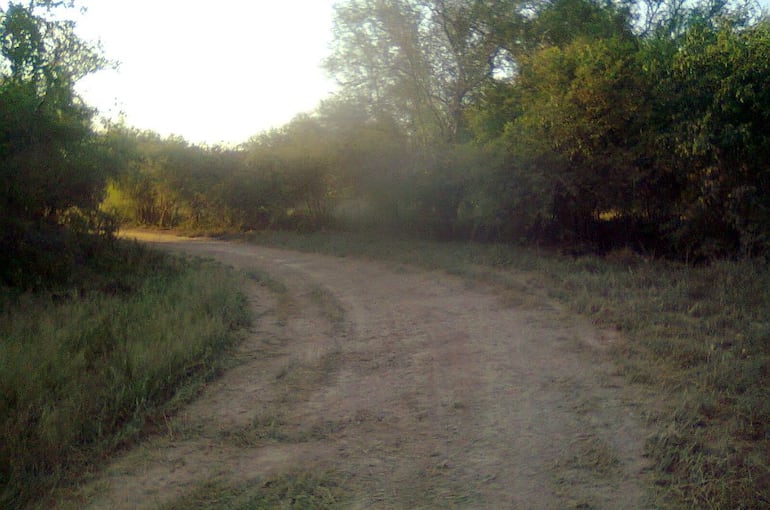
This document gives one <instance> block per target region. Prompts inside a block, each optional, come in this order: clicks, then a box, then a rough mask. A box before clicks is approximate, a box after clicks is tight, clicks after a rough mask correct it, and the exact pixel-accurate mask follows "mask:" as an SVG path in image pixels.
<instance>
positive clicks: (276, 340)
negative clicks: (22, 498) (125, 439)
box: [63, 235, 654, 509]
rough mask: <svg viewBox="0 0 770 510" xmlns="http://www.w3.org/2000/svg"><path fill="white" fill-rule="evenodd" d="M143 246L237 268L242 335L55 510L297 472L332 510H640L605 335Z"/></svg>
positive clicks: (519, 311)
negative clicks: (246, 309)
mask: <svg viewBox="0 0 770 510" xmlns="http://www.w3.org/2000/svg"><path fill="white" fill-rule="evenodd" d="M151 237H152V238H151V239H149V240H150V241H154V242H159V243H163V245H164V246H165V247H167V248H168V249H173V250H180V251H185V252H188V253H192V254H196V255H202V256H207V257H212V258H215V259H217V260H219V261H222V262H223V263H226V264H230V265H232V266H234V267H236V268H238V269H240V270H243V272H244V275H245V276H244V278H245V279H246V280H247V283H246V288H247V290H248V292H249V296H250V301H251V306H252V307H253V310H254V314H255V316H257V317H258V319H257V321H256V326H255V328H254V330H253V331H252V332H251V333H250V334H249V336H248V337H247V338H246V340H245V341H244V342H243V344H242V345H241V346H240V348H239V349H238V351H237V353H236V357H237V363H236V365H235V367H234V368H232V369H231V370H228V371H227V372H226V373H225V374H224V375H223V376H222V377H221V378H220V379H218V380H217V381H215V382H214V383H212V384H210V385H209V386H208V387H207V388H206V389H205V390H204V391H203V393H202V394H201V396H200V397H199V398H198V399H196V401H195V402H193V403H192V404H191V405H189V406H188V407H187V408H186V409H185V410H184V411H183V412H181V413H180V414H179V415H177V416H175V417H173V418H170V420H169V424H168V431H167V433H165V434H160V435H158V436H155V437H152V438H150V439H148V440H147V441H146V442H145V443H143V444H142V445H140V446H138V447H137V448H135V449H133V450H131V451H129V452H127V453H125V454H124V455H122V456H120V457H119V458H117V459H115V460H114V461H113V462H111V463H110V464H109V465H108V466H107V467H106V469H104V470H103V472H101V473H99V474H98V475H97V476H95V477H94V479H93V480H91V481H90V482H89V483H88V484H87V485H85V486H84V487H83V488H82V489H81V490H80V491H79V493H78V494H76V495H75V496H74V498H73V499H72V500H71V501H70V504H75V505H77V506H80V505H81V504H84V503H87V505H88V506H89V507H91V508H110V509H121V508H158V507H162V506H163V505H165V504H167V503H169V502H173V501H174V500H175V499H177V498H179V497H180V496H183V495H185V494H188V493H189V492H190V491H193V490H195V489H196V488H200V487H201V486H202V484H205V483H209V482H212V481H215V482H217V483H224V484H240V483H254V484H259V483H264V481H265V480H269V479H271V477H280V476H282V475H285V474H290V473H297V472H310V473H326V474H327V476H333V477H335V481H336V482H337V483H339V485H340V487H341V488H342V490H343V492H344V494H345V499H344V501H345V502H344V504H343V505H342V506H343V507H345V508H495V509H497V508H517V509H518V508H521V509H531V508H542V509H561V508H604V509H614V508H617V509H630V508H651V507H653V506H654V504H653V499H652V498H653V496H652V491H651V490H650V488H649V486H650V481H649V476H648V474H647V468H648V464H649V463H648V461H647V459H645V458H644V456H643V444H644V439H645V436H646V434H647V431H646V430H645V429H644V427H643V425H642V422H643V420H642V417H643V414H644V407H643V405H642V404H641V402H644V401H645V400H646V398H645V396H643V395H641V394H639V393H638V391H639V390H638V389H633V388H629V387H627V386H626V384H625V383H624V381H623V378H622V377H621V376H619V375H618V374H617V369H616V368H615V367H614V365H613V364H612V362H611V359H610V356H609V355H608V354H607V351H608V349H609V348H610V347H612V346H613V345H614V344H616V343H617V342H620V341H622V340H621V339H619V338H617V337H616V336H613V335H610V334H608V333H606V332H602V331H598V330H596V329H594V328H593V327H591V326H590V325H588V324H586V323H585V322H583V321H582V320H581V319H579V318H576V317H574V316H571V315H570V314H568V313H566V312H564V311H563V310H561V309H560V308H559V307H558V306H556V305H554V304H553V303H550V302H549V301H547V300H546V299H544V298H542V297H539V296H535V295H525V294H520V295H514V294H511V293H507V294H503V293H501V292H500V290H499V289H495V288H493V287H492V286H486V285H482V284H478V283H476V284H471V283H468V282H465V281H463V280H462V279H459V278H455V277H451V276H447V275H445V274H442V273H438V272H436V273H433V272H425V271H421V270H414V269H410V268H394V267H390V266H387V265H384V264H379V263H374V262H370V261H362V260H351V259H347V258H334V257H328V256H322V255H316V254H302V253H295V252H289V251H283V250H276V249H270V248H263V247H257V246H251V245H246V244H238V243H224V242H218V241H212V240H206V239H203V240H189V239H181V238H173V237H170V236H164V237H160V236H157V235H152V236H151ZM265 273H266V274H269V275H271V277H272V278H274V279H275V280H277V281H279V282H281V283H282V284H283V285H284V286H285V289H280V288H278V289H276V286H275V285H273V287H274V288H273V289H272V290H270V289H269V288H268V286H266V285H264V284H260V283H259V281H258V280H259V278H260V275H261V274H265ZM248 275H252V276H253V277H254V278H249V277H248ZM262 279H263V280H264V278H262ZM63 506H67V504H64V505H63Z"/></svg>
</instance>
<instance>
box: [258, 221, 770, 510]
mask: <svg viewBox="0 0 770 510" xmlns="http://www.w3.org/2000/svg"><path fill="white" fill-rule="evenodd" d="M250 240H251V241H253V242H256V243H260V244H268V245H272V246H280V247H285V248H291V249H299V250H303V251H309V252H323V253H329V254H334V255H337V256H359V257H367V258H371V259H378V260H385V261H389V262H391V263H393V264H395V265H396V266H408V265H416V266H420V267H423V268H427V269H440V270H444V271H447V272H448V273H451V274H455V275H459V276H462V277H464V278H467V279H468V280H470V281H485V282H490V281H491V282H492V283H494V284H495V285H497V286H498V287H500V288H502V289H503V290H505V289H510V290H513V291H515V293H516V294H519V295H520V294H522V293H524V294H526V293H543V292H546V293H547V294H548V295H549V296H550V297H551V298H552V299H556V300H558V301H560V302H562V303H564V304H565V305H566V306H567V307H569V308H570V309H572V310H573V311H575V312H577V313H580V314H582V315H584V316H586V317H589V318H590V319H591V320H592V321H593V322H594V323H596V324H597V325H598V326H600V327H605V328H611V329H615V330H618V331H619V332H620V333H621V334H622V336H623V337H624V338H625V339H626V340H627V341H626V342H625V343H624V344H623V348H622V349H617V350H616V352H615V353H614V354H615V357H616V361H617V363H618V366H619V370H620V371H621V372H622V373H623V374H624V375H625V376H626V378H627V380H628V381H629V383H632V384H643V385H646V386H647V387H649V388H651V389H652V390H654V391H655V392H656V393H657V394H659V395H660V402H659V403H658V405H657V406H656V407H655V408H654V409H649V410H648V416H649V420H650V422H651V425H652V426H653V428H654V429H655V430H656V433H655V434H654V436H653V437H651V438H650V440H649V443H648V453H649V454H650V455H651V456H652V458H653V459H654V460H655V463H656V473H657V484H658V486H659V487H660V490H661V491H662V493H663V496H664V498H665V501H666V505H667V506H670V507H683V508H713V509H718V508H767V507H770V467H769V464H770V463H768V459H770V399H768V398H767V391H768V390H767V389H768V388H770V268H768V265H767V263H766V262H762V261H753V260H747V261H717V262H714V263H712V264H710V265H708V266H703V267H689V266H686V265H683V264H677V263H671V262H666V261H654V260H646V259H644V258H641V257H639V256H637V255H635V254H633V253H632V252H630V251H628V250H625V251H620V252H615V253H612V254H610V255H609V256H608V257H606V258H600V257H593V256H582V257H577V258H574V257H566V256H561V255H559V254H555V253H552V252H548V251H545V250H533V249H524V248H517V247H511V246H505V245H479V244H472V243H433V242H425V241H416V240H413V239H392V238H380V237H376V236H369V235H361V234H345V233H337V234H314V235H304V236H300V235H293V234H287V233H276V234H262V235H253V236H251V238H250ZM602 464H604V462H602Z"/></svg>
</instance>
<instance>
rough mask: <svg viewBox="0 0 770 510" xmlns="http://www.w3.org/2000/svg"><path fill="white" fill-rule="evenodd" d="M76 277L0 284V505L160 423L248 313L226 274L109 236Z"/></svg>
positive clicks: (37, 491) (51, 483) (27, 496)
mask: <svg viewBox="0 0 770 510" xmlns="http://www.w3.org/2000/svg"><path fill="white" fill-rule="evenodd" d="M99 263H100V264H101V265H102V267H101V268H100V269H99V271H95V272H92V273H90V274H88V275H87V276H88V278H86V279H83V280H82V281H81V282H80V284H79V285H78V286H75V287H73V288H59V289H55V290H48V291H45V292H37V293H34V294H31V293H24V294H19V293H17V292H14V291H12V290H9V289H4V290H3V291H2V295H1V296H0V437H2V438H3V441H2V442H0V506H2V507H4V508H9V507H19V506H22V505H24V504H26V503H29V502H30V501H31V500H33V499H35V498H40V497H41V496H44V494H46V492H47V491H50V490H52V489H53V488H55V487H56V486H59V485H62V484H66V483H68V482H69V481H70V480H74V479H75V478H76V475H77V473H78V472H82V471H83V470H86V469H90V468H91V467H92V466H94V465H95V464H98V462H99V460H100V459H102V458H104V457H105V456H106V455H107V454H109V453H110V452H112V451H114V450H115V449H116V448H120V447H121V446H123V445H126V444H129V443H130V442H132V441H134V440H135V439H136V438H137V437H138V436H139V435H141V434H142V433H143V432H146V431H148V430H151V429H153V428H154V427H157V426H158V425H156V424H159V423H162V421H163V418H164V416H165V415H166V413H169V412H173V410H174V409H175V408H176V406H178V405H179V404H180V403H181V402H182V401H184V400H185V399H188V398H189V397H190V396H192V395H193V394H194V393H195V391H196V388H197V385H199V384H200V383H201V382H203V381H204V380H206V379H207V378H210V377H211V376H213V375H214V374H215V373H216V371H217V369H218V368H217V367H218V364H217V360H218V359H219V356H220V355H221V353H222V352H223V351H224V349H226V348H227V347H228V346H229V345H231V344H232V343H233V342H234V341H235V339H236V338H237V336H238V335H237V330H238V329H239V328H240V327H242V326H244V325H246V324H247V322H248V317H247V311H246V306H245V299H244V297H243V296H242V295H241V294H240V293H239V292H238V288H239V284H238V283H237V279H236V278H235V276H234V275H233V274H232V273H231V272H230V271H228V270H225V269H224V268H221V267H217V266H215V265H213V264H211V263H206V262H201V261H193V260H182V259H179V258H175V257H172V256H169V255H162V254H159V253H157V252H153V251H150V250H147V249H144V248H142V247H141V246H138V245H135V244H133V245H132V244H130V243H127V244H120V245H117V246H116V248H115V249H114V251H111V252H110V254H105V257H104V258H102V259H101V261H100V262H99Z"/></svg>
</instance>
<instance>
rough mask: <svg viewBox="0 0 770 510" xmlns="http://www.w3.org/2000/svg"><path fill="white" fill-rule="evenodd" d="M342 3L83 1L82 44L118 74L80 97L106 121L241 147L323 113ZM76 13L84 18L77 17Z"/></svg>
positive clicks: (82, 87)
mask: <svg viewBox="0 0 770 510" xmlns="http://www.w3.org/2000/svg"><path fill="white" fill-rule="evenodd" d="M333 3H334V0H216V1H212V0H207V1H202V0H79V1H78V5H80V6H83V7H86V8H87V12H86V13H85V14H83V15H78V16H74V18H75V19H76V21H77V24H78V32H79V34H80V35H81V37H83V38H85V39H89V40H101V42H102V45H103V49H104V53H105V54H106V56H107V57H108V58H111V59H114V60H118V61H119V62H120V67H119V69H118V70H117V71H102V72H100V73H97V74H95V75H92V76H88V77H86V78H84V79H83V80H82V81H81V82H80V83H79V84H78V90H79V92H80V93H81V95H82V96H83V97H84V98H85V99H86V101H87V102H88V103H89V104H90V105H92V106H95V107H97V108H98V109H99V111H100V112H101V114H102V115H104V116H106V117H110V118H116V117H117V116H118V115H119V114H121V113H123V114H124V115H125V120H126V124H128V125H130V126H134V127H137V128H140V129H151V130H153V131H156V132H158V133H160V134H161V135H163V136H167V135H170V134H176V135H181V136H183V137H184V138H185V139H187V140H188V141H190V142H194V143H209V144H216V143H221V142H224V143H231V144H237V143H240V142H243V141H245V140H246V139H248V138H249V137H250V136H252V135H255V134H257V133H259V132H261V131H264V130H267V129H270V128H271V127H279V126H282V125H283V124H285V123H287V122H288V121H289V120H291V119H292V118H293V117H294V116H295V115H296V114H298V113H301V112H307V111H311V110H313V109H314V108H315V107H316V106H318V103H319V101H320V100H321V99H323V98H325V97H327V96H328V95H329V94H330V93H331V92H332V91H333V90H334V88H335V85H334V81H333V80H331V79H329V78H327V77H326V76H325V74H324V72H323V70H322V69H321V68H320V64H321V61H322V60H323V58H324V57H325V56H326V55H327V54H328V52H329V44H330V42H331V26H332V14H333V9H332V4H333ZM73 14H74V13H73Z"/></svg>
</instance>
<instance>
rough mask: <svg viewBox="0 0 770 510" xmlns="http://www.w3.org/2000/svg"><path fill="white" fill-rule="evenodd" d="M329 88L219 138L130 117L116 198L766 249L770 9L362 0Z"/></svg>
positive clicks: (309, 216)
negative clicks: (297, 108) (302, 110)
mask: <svg viewBox="0 0 770 510" xmlns="http://www.w3.org/2000/svg"><path fill="white" fill-rule="evenodd" d="M335 38H336V39H335V41H336V42H335V48H334V52H333V54H332V56H331V57H330V58H329V59H328V61H327V62H326V66H327V68H328V69H329V71H330V72H331V73H333V74H334V75H335V76H337V77H338V78H339V80H340V83H341V84H342V88H341V92H340V93H339V94H338V95H337V96H336V97H335V98H333V99H331V100H329V101H326V102H325V103H323V104H322V105H321V106H320V107H319V109H318V110H317V111H316V112H314V113H313V114H312V115H309V116H301V117H298V118H297V119H295V120H294V121H293V122H291V123H290V124H288V125H287V126H285V127H283V128H281V129H279V130H276V131H273V132H270V133H267V134H263V135H260V136H257V137H254V138H253V139H251V140H250V141H249V142H247V143H246V144H244V145H243V146H241V147H238V148H237V149H233V150H224V149H218V148H217V149H205V148H200V147H191V146H187V145H186V144H185V143H184V142H183V141H181V140H176V139H168V140H161V139H158V138H157V137H154V136H152V135H147V134H141V133H132V132H130V131H127V130H125V129H124V130H120V129H118V130H113V132H111V133H110V136H112V137H115V138H117V139H120V140H122V141H123V142H124V144H125V143H127V142H128V145H131V152H130V155H129V156H127V157H126V158H125V159H126V161H129V162H130V164H129V165H128V171H126V172H124V173H122V174H121V175H120V176H119V177H117V178H116V179H114V180H113V183H112V185H111V188H110V195H109V199H108V201H107V203H106V207H107V209H108V210H111V211H116V212H118V213H119V215H120V216H121V217H122V218H124V219H127V220H129V221H132V222H136V223H139V224H147V225H157V226H188V227H191V228H203V229H206V228H212V229H217V228H229V229H232V228H238V229H267V228H279V229H281V228H288V229H300V230H313V229H320V228H332V227H340V226H344V227H348V228H350V227H359V228H362V227H365V228H387V229H395V230H399V231H407V232H413V233H418V234H420V235H428V236H433V237H437V238H452V239H473V240H480V241H503V242H527V243H533V242H536V243H550V244H557V245H561V246H565V247H570V249H579V250H597V251H604V250H608V249H612V248H614V247H618V246H629V247H631V248H634V249H638V250H645V251H646V252H648V253H654V254H657V255H661V256H670V257H676V258H683V259H688V260H699V259H707V258H712V257H720V256H734V255H743V256H755V255H760V254H767V253H768V252H769V251H770V139H769V137H770V131H769V130H768V129H767V126H768V125H770V81H768V76H770V23H769V22H768V19H767V18H766V17H762V16H759V15H758V14H757V13H756V12H755V11H753V10H752V9H750V8H749V6H748V5H743V6H740V5H733V4H729V3H726V2H722V1H718V2H717V1H714V2H703V3H700V4H695V5H693V4H690V3H684V2H674V1H669V0H665V1H660V2H644V3H642V2H639V3H634V2H624V3H613V2H605V1H597V0H552V1H543V2H535V3H522V2H518V1H510V0H497V1H494V0H485V1H482V0H462V1H460V0H457V1H451V2H450V1H441V0H393V1H388V2H383V1H378V0H355V1H348V2H342V3H340V4H339V5H338V6H337V10H336V28H335Z"/></svg>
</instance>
